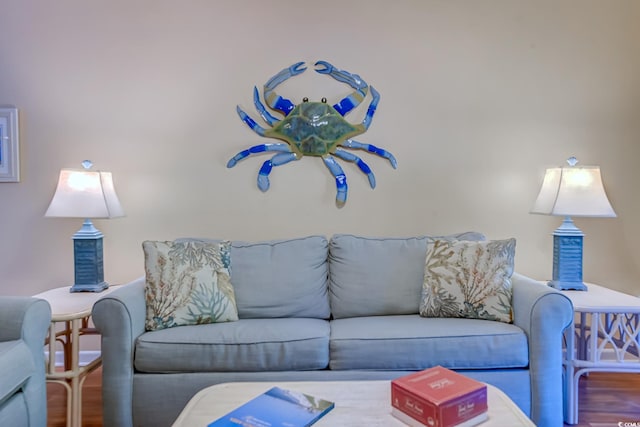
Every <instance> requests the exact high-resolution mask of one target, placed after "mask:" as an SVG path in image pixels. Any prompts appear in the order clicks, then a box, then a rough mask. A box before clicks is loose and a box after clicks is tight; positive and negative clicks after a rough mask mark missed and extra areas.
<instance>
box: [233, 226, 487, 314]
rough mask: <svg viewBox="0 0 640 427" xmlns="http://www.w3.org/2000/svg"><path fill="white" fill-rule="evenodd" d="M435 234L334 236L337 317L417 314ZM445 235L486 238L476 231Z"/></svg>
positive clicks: (331, 279) (332, 254)
mask: <svg viewBox="0 0 640 427" xmlns="http://www.w3.org/2000/svg"><path fill="white" fill-rule="evenodd" d="M435 238H436V237H430V236H419V237H407V238H399V237H397V238H378V237H359V236H353V235H350V234H336V235H334V236H333V237H332V238H331V242H330V244H329V297H330V301H331V313H332V315H333V318H335V319H340V318H345V317H357V316H384V315H397V314H417V313H418V310H419V306H420V295H421V290H422V283H423V281H424V262H425V258H426V254H427V245H428V243H429V242H430V241H434V239H435ZM439 238H440V239H451V240H485V236H484V235H483V234H481V233H475V232H468V233H460V234H453V235H449V236H444V237H439ZM236 292H237V290H236Z"/></svg>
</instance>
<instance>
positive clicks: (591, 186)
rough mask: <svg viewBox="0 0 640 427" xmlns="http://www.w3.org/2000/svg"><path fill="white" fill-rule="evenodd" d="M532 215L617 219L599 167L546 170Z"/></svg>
mask: <svg viewBox="0 0 640 427" xmlns="http://www.w3.org/2000/svg"><path fill="white" fill-rule="evenodd" d="M531 213H535V214H543V215H557V216H574V217H615V216H616V213H615V212H614V211H613V208H612V207H611V203H609V199H608V198H607V194H606V192H605V191H604V186H603V184H602V177H601V175H600V168H599V167H597V166H582V167H565V168H551V169H547V172H546V174H545V176H544V180H543V182H542V188H540V193H539V194H538V198H537V199H536V201H535V203H534V205H533V208H532V209H531Z"/></svg>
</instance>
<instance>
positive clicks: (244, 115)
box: [236, 105, 266, 136]
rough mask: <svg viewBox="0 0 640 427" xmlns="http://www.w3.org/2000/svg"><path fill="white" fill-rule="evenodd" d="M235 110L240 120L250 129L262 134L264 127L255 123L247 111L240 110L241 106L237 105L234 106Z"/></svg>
mask: <svg viewBox="0 0 640 427" xmlns="http://www.w3.org/2000/svg"><path fill="white" fill-rule="evenodd" d="M236 111H237V112H238V115H239V116H240V118H241V119H242V121H243V122H245V123H246V124H247V126H249V127H250V128H251V130H252V131H254V132H255V133H257V134H258V135H260V136H264V133H265V131H266V129H265V128H263V127H262V126H260V125H259V124H257V123H256V122H255V120H253V119H252V118H251V117H250V116H249V115H248V114H247V113H245V112H244V111H242V108H240V106H239V105H238V106H237V107H236Z"/></svg>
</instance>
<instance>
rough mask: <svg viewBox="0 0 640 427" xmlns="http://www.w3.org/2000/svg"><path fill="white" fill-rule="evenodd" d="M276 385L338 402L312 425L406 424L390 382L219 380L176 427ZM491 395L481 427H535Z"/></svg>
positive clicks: (194, 426) (209, 418)
mask: <svg viewBox="0 0 640 427" xmlns="http://www.w3.org/2000/svg"><path fill="white" fill-rule="evenodd" d="M273 386H278V387H282V388H286V389H289V390H296V391H299V392H302V393H306V394H310V395H312V396H315V397H320V398H323V399H327V400H331V401H333V402H335V404H336V406H335V408H334V409H333V410H332V411H331V412H329V413H328V414H327V415H325V416H324V417H323V418H321V419H320V420H319V421H318V422H317V423H316V424H314V427H315V426H318V427H321V426H341V427H349V426H353V427H362V426H367V427H377V426H379V427H392V426H404V425H405V424H404V423H402V422H401V421H399V420H397V419H396V418H394V417H393V415H391V383H390V382H389V381H327V382H322V381H317V382H278V383H272V382H253V383H223V384H216V385H214V386H211V387H207V388H205V389H203V390H201V391H199V392H198V393H197V394H196V395H195V396H193V398H192V399H191V400H190V401H189V403H187V406H185V408H184V409H183V410H182V412H181V413H180V415H179V416H178V419H177V420H176V421H175V423H174V424H173V427H206V426H207V425H208V424H209V423H211V422H213V421H214V420H216V419H218V418H220V417H222V416H223V415H225V414H227V413H229V412H231V411H232V410H233V409H235V408H237V407H238V406H240V405H242V404H244V403H245V402H247V401H249V400H251V399H253V398H254V397H256V396H258V395H259V394H261V393H264V392H265V391H267V390H268V389H270V388H271V387H273ZM487 395H488V405H489V419H488V420H487V421H485V422H484V423H482V424H481V425H482V426H483V427H485V426H486V427H490V426H491V427H494V426H495V427H515V426H533V427H535V424H534V423H533V422H532V421H531V420H530V419H529V418H527V416H526V415H525V414H524V413H523V412H522V411H521V410H520V408H518V407H517V406H516V404H515V403H513V401H512V400H511V399H509V397H507V395H506V394H504V393H503V392H502V391H501V390H499V389H497V388H495V387H493V386H490V385H487Z"/></svg>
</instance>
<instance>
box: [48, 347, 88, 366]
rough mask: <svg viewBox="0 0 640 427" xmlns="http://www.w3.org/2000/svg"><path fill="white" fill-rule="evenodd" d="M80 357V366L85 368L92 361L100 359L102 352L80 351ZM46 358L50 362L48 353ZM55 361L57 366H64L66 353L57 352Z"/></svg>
mask: <svg viewBox="0 0 640 427" xmlns="http://www.w3.org/2000/svg"><path fill="white" fill-rule="evenodd" d="M79 356H80V357H79V362H80V363H79V364H80V366H85V365H88V364H89V363H90V362H91V361H92V360H94V359H96V358H98V357H100V351H97V350H93V351H89V350H83V351H80V354H79ZM44 357H45V358H46V360H49V352H48V351H45V352H44ZM54 360H55V364H56V366H64V353H63V352H62V351H56V354H55V359H54Z"/></svg>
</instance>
